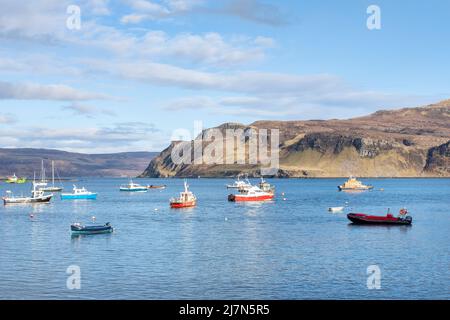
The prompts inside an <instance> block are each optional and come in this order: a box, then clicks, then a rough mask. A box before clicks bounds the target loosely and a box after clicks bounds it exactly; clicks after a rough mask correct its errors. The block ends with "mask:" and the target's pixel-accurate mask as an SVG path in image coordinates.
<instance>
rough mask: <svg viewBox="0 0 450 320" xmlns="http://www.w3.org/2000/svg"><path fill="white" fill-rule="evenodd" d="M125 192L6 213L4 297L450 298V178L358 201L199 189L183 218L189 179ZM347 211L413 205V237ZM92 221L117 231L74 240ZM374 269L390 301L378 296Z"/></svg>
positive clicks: (391, 183)
mask: <svg viewBox="0 0 450 320" xmlns="http://www.w3.org/2000/svg"><path fill="white" fill-rule="evenodd" d="M124 182H125V180H120V179H101V180H98V179H85V180H81V181H79V182H77V184H78V185H80V186H81V185H84V186H86V187H87V188H88V189H89V190H91V191H97V192H99V198H98V200H96V201H67V200H66V201H61V200H59V198H56V199H55V201H53V202H52V203H51V204H49V205H35V206H7V207H3V206H2V207H1V208H0V298H2V299H196V298H198V299H237V298H239V299H246V298H247V299H328V298H333V299H334V298H337V299H355V298H356V299H389V298H394V299H405V298H406V299H410V298H411V299H412V298H417V299H449V298H450V250H449V248H450V210H449V209H450V208H449V207H450V179H440V180H438V179H429V180H425V179H417V180H416V179H387V180H383V179H377V180H364V182H368V183H372V184H373V185H375V187H376V190H374V191H372V192H365V193H359V194H349V193H342V192H337V188H336V186H337V185H338V184H339V183H340V182H342V180H334V179H324V180H272V181H271V182H272V183H274V184H275V185H276V187H277V199H276V200H275V201H274V202H270V203H263V204H236V203H229V202H227V200H226V196H227V194H228V193H229V192H228V191H227V189H226V188H225V187H224V186H225V184H226V183H230V182H232V181H231V180H225V179H195V180H191V181H190V185H191V190H192V191H193V192H195V193H196V195H197V197H198V198H199V204H198V207H197V208H194V209H182V210H173V209H170V208H169V207H168V199H169V198H170V197H172V196H174V195H177V194H178V192H179V191H181V190H182V184H183V181H182V180H175V179H174V180H157V179H151V180H150V179H149V180H142V181H139V182H140V183H142V184H147V183H149V184H160V183H163V184H167V185H168V187H167V189H165V190H152V191H150V192H148V193H135V194H129V193H121V192H119V191H118V186H119V185H120V184H121V183H124ZM7 188H8V189H12V190H15V191H16V192H15V193H16V194H20V191H19V190H24V192H25V193H26V194H28V191H29V189H30V186H29V185H26V186H7V185H5V184H4V183H2V184H1V185H0V193H1V194H4V192H5V190H6V189H7ZM65 188H66V190H70V189H71V183H70V182H67V183H65ZM380 188H384V191H380V190H379V189H380ZM281 192H285V196H284V197H285V200H283V196H281V194H280V193H281ZM346 202H348V207H347V208H346V211H345V212H349V211H360V212H370V213H375V214H376V213H380V214H384V213H385V212H386V210H387V208H388V207H390V208H391V209H392V211H395V213H397V212H398V209H399V208H400V207H403V206H406V207H407V208H408V209H409V211H410V212H411V215H412V216H413V218H414V221H413V226H411V227H405V226H402V227H398V226H397V227H385V226H381V227H364V226H363V227H361V226H352V225H350V224H349V221H348V220H347V219H346V216H345V214H344V213H341V214H330V213H328V212H327V208H328V207H329V206H343V205H345V204H346ZM31 213H33V214H34V217H33V218H31V217H30V214H31ZM92 216H95V217H96V218H97V222H98V223H104V222H108V221H109V222H111V224H112V225H113V226H114V227H115V228H116V232H115V233H113V234H108V235H95V236H82V237H76V238H72V237H71V234H70V228H69V227H70V224H71V223H73V222H83V223H89V222H90V220H91V217H92ZM374 264H375V265H378V266H379V267H380V269H381V273H382V274H381V289H380V290H368V289H367V277H368V276H367V267H368V266H369V265H374ZM69 265H78V266H79V267H80V268H81V289H80V290H69V289H67V287H66V280H67V277H68V276H69V275H68V274H67V273H66V269H67V267H68V266H69Z"/></svg>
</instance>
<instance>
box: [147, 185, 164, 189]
mask: <svg viewBox="0 0 450 320" xmlns="http://www.w3.org/2000/svg"><path fill="white" fill-rule="evenodd" d="M165 188H166V185H161V186H154V185H152V184H151V185H148V186H147V189H165Z"/></svg>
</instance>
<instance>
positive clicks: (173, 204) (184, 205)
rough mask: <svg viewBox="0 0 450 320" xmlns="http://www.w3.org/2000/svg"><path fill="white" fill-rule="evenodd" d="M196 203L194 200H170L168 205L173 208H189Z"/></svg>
mask: <svg viewBox="0 0 450 320" xmlns="http://www.w3.org/2000/svg"><path fill="white" fill-rule="evenodd" d="M196 204H197V202H196V201H189V202H171V203H170V207H171V208H174V209H178V208H190V207H195V206H196Z"/></svg>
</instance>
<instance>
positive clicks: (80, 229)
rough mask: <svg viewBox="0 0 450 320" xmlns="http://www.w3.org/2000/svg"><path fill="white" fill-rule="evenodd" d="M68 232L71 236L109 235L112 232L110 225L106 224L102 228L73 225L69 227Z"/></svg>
mask: <svg viewBox="0 0 450 320" xmlns="http://www.w3.org/2000/svg"><path fill="white" fill-rule="evenodd" d="M70 230H71V231H72V234H74V235H77V234H102V233H111V232H113V231H114V229H113V227H112V226H111V224H110V223H109V222H108V223H106V224H105V225H103V226H100V225H97V226H83V225H81V224H80V223H74V224H72V225H71V226H70Z"/></svg>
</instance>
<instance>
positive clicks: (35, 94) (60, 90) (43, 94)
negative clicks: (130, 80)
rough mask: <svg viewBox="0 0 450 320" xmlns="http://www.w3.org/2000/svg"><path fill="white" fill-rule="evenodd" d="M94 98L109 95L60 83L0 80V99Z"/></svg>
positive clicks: (103, 97) (102, 97) (106, 97)
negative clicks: (47, 83) (46, 83)
mask: <svg viewBox="0 0 450 320" xmlns="http://www.w3.org/2000/svg"><path fill="white" fill-rule="evenodd" d="M7 99H15V100H70V101H72V100H96V99H111V97H109V96H107V95H104V94H98V93H92V92H86V91H81V90H77V89H74V88H72V87H69V86H66V85H62V84H49V85H43V84H35V83H10V82H5V81H0V100H7Z"/></svg>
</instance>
